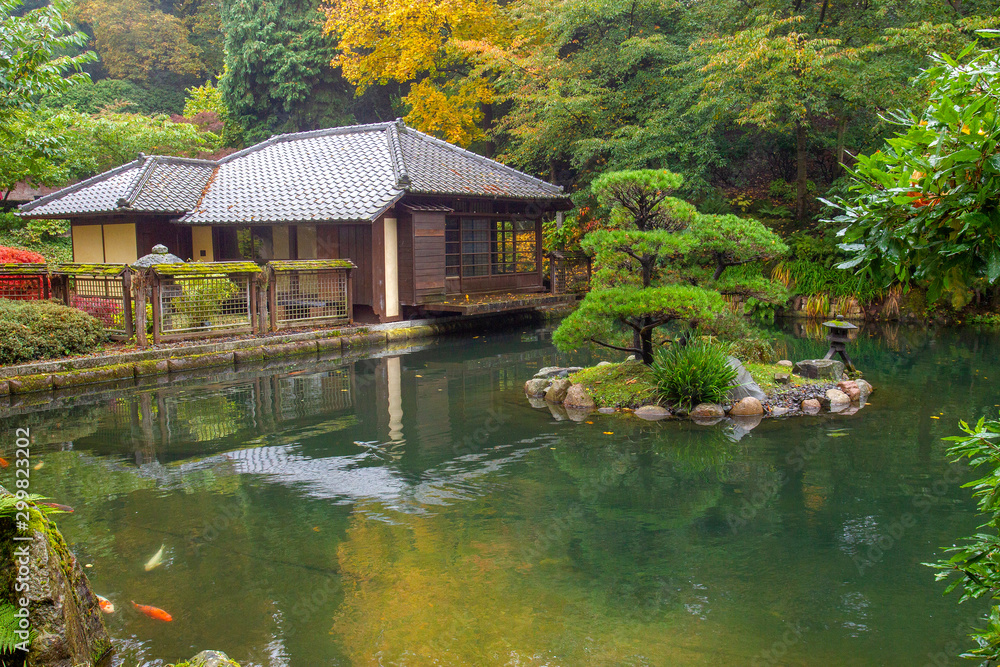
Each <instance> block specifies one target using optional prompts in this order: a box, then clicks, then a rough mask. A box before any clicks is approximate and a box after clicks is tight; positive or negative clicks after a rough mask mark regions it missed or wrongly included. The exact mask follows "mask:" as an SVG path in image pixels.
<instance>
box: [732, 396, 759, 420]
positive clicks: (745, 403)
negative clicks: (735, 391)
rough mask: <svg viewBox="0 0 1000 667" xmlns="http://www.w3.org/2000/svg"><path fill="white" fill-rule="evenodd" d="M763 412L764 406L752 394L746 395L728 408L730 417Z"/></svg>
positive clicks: (748, 415) (750, 415) (747, 415)
mask: <svg viewBox="0 0 1000 667" xmlns="http://www.w3.org/2000/svg"><path fill="white" fill-rule="evenodd" d="M762 414H764V406H763V405H761V403H760V401H758V400H757V399H756V398H754V397H753V396H747V397H746V398H744V399H743V400H741V401H740V402H738V403H737V404H736V405H734V406H733V407H731V408H730V409H729V416H730V417H753V416H755V415H762Z"/></svg>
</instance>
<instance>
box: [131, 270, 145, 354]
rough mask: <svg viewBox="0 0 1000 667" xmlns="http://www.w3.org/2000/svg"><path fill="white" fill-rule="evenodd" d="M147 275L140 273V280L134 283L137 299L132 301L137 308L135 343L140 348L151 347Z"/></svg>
mask: <svg viewBox="0 0 1000 667" xmlns="http://www.w3.org/2000/svg"><path fill="white" fill-rule="evenodd" d="M147 275H148V274H145V273H140V274H138V276H137V277H138V280H135V281H133V282H132V286H133V288H134V290H135V297H134V299H133V300H132V303H133V304H134V306H135V341H136V343H138V344H139V347H140V348H143V347H146V346H147V345H149V341H148V340H146V294H147V292H148V291H149V290H147V289H146V280H147Z"/></svg>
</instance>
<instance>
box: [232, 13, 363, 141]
mask: <svg viewBox="0 0 1000 667" xmlns="http://www.w3.org/2000/svg"><path fill="white" fill-rule="evenodd" d="M222 29H223V32H224V33H225V35H226V40H225V44H226V61H225V62H226V70H225V72H224V73H223V75H222V77H221V79H220V81H219V86H220V88H221V90H222V95H223V97H224V99H225V101H226V106H227V108H228V109H229V113H230V119H231V120H232V121H234V122H235V123H236V124H237V125H239V126H240V127H242V128H243V131H244V136H243V139H244V141H246V142H248V143H252V142H255V141H260V140H262V139H267V138H268V137H269V136H270V135H272V134H280V133H283V132H297V131H301V130H314V129H319V128H324V127H331V126H336V125H346V124H349V123H351V122H353V120H354V119H353V117H352V115H351V113H350V102H351V100H352V96H353V91H352V90H351V88H350V86H349V85H348V84H347V83H346V82H345V81H344V79H343V78H342V77H341V76H340V73H339V71H337V70H334V69H333V68H332V67H331V66H330V61H331V60H332V59H333V54H334V51H333V44H334V42H333V40H332V39H331V38H329V37H326V36H324V35H323V15H322V14H321V13H320V12H319V11H318V4H317V3H316V2H314V1H313V0H225V1H224V2H223V4H222Z"/></svg>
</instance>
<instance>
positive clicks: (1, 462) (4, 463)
mask: <svg viewBox="0 0 1000 667" xmlns="http://www.w3.org/2000/svg"><path fill="white" fill-rule="evenodd" d="M9 465H10V461H8V460H7V459H5V458H4V457H2V456H0V468H6V467H7V466H9Z"/></svg>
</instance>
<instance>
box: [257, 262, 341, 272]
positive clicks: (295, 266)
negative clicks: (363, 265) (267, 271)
mask: <svg viewBox="0 0 1000 667" xmlns="http://www.w3.org/2000/svg"><path fill="white" fill-rule="evenodd" d="M267 265H268V266H269V267H270V268H271V269H272V270H274V271H275V272H276V273H281V272H284V271H318V270H322V269H356V268H358V267H357V266H356V265H355V264H354V262H352V261H351V260H349V259H292V260H271V261H270V262H268V263H267Z"/></svg>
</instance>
